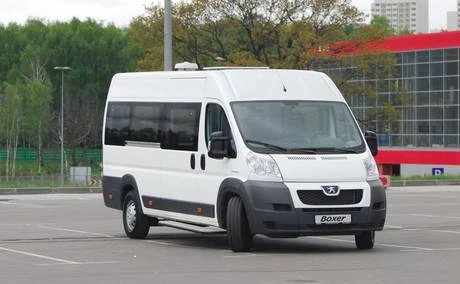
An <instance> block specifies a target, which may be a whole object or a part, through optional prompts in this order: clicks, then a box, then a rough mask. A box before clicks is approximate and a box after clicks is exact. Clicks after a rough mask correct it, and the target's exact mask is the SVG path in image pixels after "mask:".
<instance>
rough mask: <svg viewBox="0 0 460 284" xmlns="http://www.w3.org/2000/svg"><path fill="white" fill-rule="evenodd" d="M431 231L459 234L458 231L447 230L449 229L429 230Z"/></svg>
mask: <svg viewBox="0 0 460 284" xmlns="http://www.w3.org/2000/svg"><path fill="white" fill-rule="evenodd" d="M431 231H432V232H437V233H449V234H460V232H459V231H449V230H431Z"/></svg>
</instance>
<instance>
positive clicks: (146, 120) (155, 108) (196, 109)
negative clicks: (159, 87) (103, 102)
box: [105, 102, 201, 151]
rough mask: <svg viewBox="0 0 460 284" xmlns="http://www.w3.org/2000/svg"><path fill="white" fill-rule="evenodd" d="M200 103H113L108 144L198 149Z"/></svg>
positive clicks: (108, 111)
mask: <svg viewBox="0 0 460 284" xmlns="http://www.w3.org/2000/svg"><path fill="white" fill-rule="evenodd" d="M200 109H201V104H199V103H144V102H126V103H124V102H115V103H109V106H108V110H107V118H106V126H105V145H116V146H125V145H126V144H127V142H148V143H159V144H160V146H161V148H163V149H171V150H184V151H197V150H198V128H199V121H200Z"/></svg>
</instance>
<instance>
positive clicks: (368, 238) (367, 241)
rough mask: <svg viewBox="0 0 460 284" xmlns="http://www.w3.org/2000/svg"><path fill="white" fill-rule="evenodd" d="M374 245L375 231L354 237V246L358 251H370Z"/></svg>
mask: <svg viewBox="0 0 460 284" xmlns="http://www.w3.org/2000/svg"><path fill="white" fill-rule="evenodd" d="M374 243H375V231H368V232H364V233H361V234H356V235H355V244H356V247H357V248H358V249H361V250H365V249H372V248H373V247H374Z"/></svg>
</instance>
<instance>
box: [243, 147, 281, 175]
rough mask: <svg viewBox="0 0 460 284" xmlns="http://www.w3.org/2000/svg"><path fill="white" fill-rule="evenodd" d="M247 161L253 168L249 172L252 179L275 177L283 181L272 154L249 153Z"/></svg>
mask: <svg viewBox="0 0 460 284" xmlns="http://www.w3.org/2000/svg"><path fill="white" fill-rule="evenodd" d="M246 163H247V164H248V166H249V168H250V169H251V173H250V174H249V176H250V178H252V179H264V180H265V179H267V178H274V179H276V180H280V181H281V173H280V170H279V168H278V165H276V162H275V161H274V160H273V159H272V158H271V157H270V156H259V155H255V154H254V153H252V152H249V153H248V156H247V157H246Z"/></svg>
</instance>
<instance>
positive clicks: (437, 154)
mask: <svg viewBox="0 0 460 284" xmlns="http://www.w3.org/2000/svg"><path fill="white" fill-rule="evenodd" d="M372 49H375V51H381V50H385V51H389V52H391V53H393V54H394V55H395V57H396V66H395V67H396V68H395V72H393V73H392V75H390V76H388V77H384V78H380V79H379V80H377V79H375V78H366V77H365V76H359V77H356V78H352V79H351V80H350V82H351V83H354V84H358V85H360V86H372V87H373V88H375V90H377V95H376V96H375V97H372V96H348V97H347V101H348V102H349V105H350V107H351V109H352V111H353V113H354V114H355V117H356V118H357V119H358V120H366V113H369V112H372V111H373V110H375V109H377V108H378V107H382V106H383V105H391V106H392V107H394V108H395V109H396V110H397V112H398V113H399V115H398V118H397V119H396V120H394V121H393V122H392V123H391V127H388V124H386V123H382V122H381V121H378V120H376V121H370V123H368V124H367V125H366V127H368V128H370V129H371V130H374V131H376V132H377V133H378V135H379V143H380V146H383V147H382V151H381V152H380V154H379V155H378V156H377V157H376V160H377V162H378V163H379V164H380V165H381V166H382V168H381V169H382V172H383V173H386V174H395V173H396V174H401V175H411V174H414V173H417V171H418V173H419V174H431V173H432V172H433V171H434V170H433V169H436V171H437V172H440V171H441V169H442V171H443V173H444V170H445V171H446V173H454V174H460V88H459V86H460V31H452V32H440V33H430V34H416V35H404V36H395V37H390V38H387V39H385V40H383V41H382V42H378V43H376V44H375V45H373V47H372ZM369 51H371V52H372V51H373V50H369V49H366V50H365V51H363V50H354V51H351V52H350V50H348V51H347V54H346V56H351V57H352V56H353V55H354V54H362V53H365V52H369ZM349 68H353V66H332V65H331V64H327V65H326V66H318V68H317V70H320V71H324V72H326V73H329V74H331V75H334V74H344V73H346V72H348V71H349ZM392 86H397V87H400V88H402V90H405V91H404V96H405V99H404V100H403V99H401V96H402V95H401V92H396V91H395V88H392ZM420 165H424V166H423V167H420Z"/></svg>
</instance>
